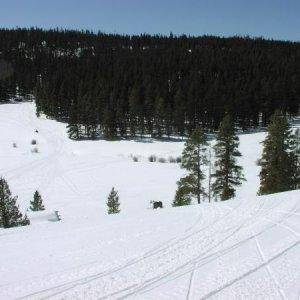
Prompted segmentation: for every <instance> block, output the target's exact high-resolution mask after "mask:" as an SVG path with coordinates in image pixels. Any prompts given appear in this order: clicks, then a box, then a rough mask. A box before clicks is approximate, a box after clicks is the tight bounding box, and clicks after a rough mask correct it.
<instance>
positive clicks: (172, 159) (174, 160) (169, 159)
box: [168, 156, 176, 164]
mask: <svg viewBox="0 0 300 300" xmlns="http://www.w3.org/2000/svg"><path fill="white" fill-rule="evenodd" d="M168 161H169V163H171V164H175V163H176V158H175V157H173V156H169V158H168Z"/></svg>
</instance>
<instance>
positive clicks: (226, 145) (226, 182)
mask: <svg viewBox="0 0 300 300" xmlns="http://www.w3.org/2000/svg"><path fill="white" fill-rule="evenodd" d="M238 146H239V138H238V136H237V135H236V134H235V130H234V125H233V122H232V120H231V118H230V116H229V115H226V116H225V117H224V119H223V120H222V121H221V123H220V125H219V130H218V135H217V142H216V145H215V146H214V150H215V157H216V162H215V169H216V171H215V173H214V174H213V175H212V176H213V177H214V178H215V181H214V183H213V184H212V190H213V194H214V196H215V197H220V199H221V200H222V201H223V200H228V199H230V198H233V197H234V196H235V187H236V186H239V185H241V184H242V181H243V180H245V179H244V176H243V174H242V167H241V166H238V165H237V164H236V158H237V157H240V156H241V153H240V152H239V151H238Z"/></svg>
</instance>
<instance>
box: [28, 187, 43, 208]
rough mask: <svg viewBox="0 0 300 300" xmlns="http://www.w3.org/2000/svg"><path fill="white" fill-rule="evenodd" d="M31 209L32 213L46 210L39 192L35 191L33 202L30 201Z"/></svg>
mask: <svg viewBox="0 0 300 300" xmlns="http://www.w3.org/2000/svg"><path fill="white" fill-rule="evenodd" d="M30 209H31V210H32V211H39V210H45V207H44V205H43V199H42V197H41V195H40V193H39V192H38V191H35V193H34V195H33V200H32V201H30Z"/></svg>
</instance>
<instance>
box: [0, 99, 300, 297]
mask: <svg viewBox="0 0 300 300" xmlns="http://www.w3.org/2000/svg"><path fill="white" fill-rule="evenodd" d="M35 129H38V131H39V132H38V133H35V132H34V131H35ZM0 132H1V135H0V175H2V176H4V177H5V178H6V179H7V180H8V182H9V184H10V187H11V189H12V191H13V193H14V194H17V195H18V196H19V200H18V202H19V203H20V207H21V208H22V210H23V211H25V210H26V209H27V208H28V206H29V201H30V200H31V197H32V194H33V192H34V191H35V190H36V189H39V191H40V192H41V194H42V196H43V198H44V203H45V206H46V208H47V210H46V211H45V212H43V213H30V214H29V216H30V218H31V221H32V225H30V226H27V227H22V228H12V229H6V230H3V229H2V230H1V229H0V253H1V255H0V299H16V298H23V299H48V298H51V299H52V298H53V299H105V298H107V299H119V298H131V299H206V298H211V299H244V298H247V299H299V295H300V245H299V240H300V191H293V192H288V193H281V194H275V195H270V196H266V197H257V196H256V192H257V189H258V183H259V180H258V177H257V174H258V172H259V169H258V167H257V166H256V164H255V162H256V160H257V158H258V157H259V156H260V153H261V145H260V142H261V141H262V140H263V139H264V133H256V134H251V135H241V136H240V140H241V145H240V150H241V152H242V154H243V157H242V158H241V161H240V163H241V164H242V165H243V166H244V170H245V174H246V178H247V182H245V184H243V186H242V187H241V188H239V190H238V191H237V198H236V199H234V200H231V201H226V202H223V203H211V204H209V203H202V204H201V205H192V206H189V207H183V208H172V207H171V206H170V204H171V202H172V200H173V197H174V192H175V189H176V181H177V180H178V179H179V177H180V176H181V175H182V174H183V170H181V169H180V168H179V166H178V165H177V164H170V163H165V164H162V163H150V162H148V161H147V157H148V156H149V155H151V154H156V155H157V156H159V157H164V158H168V156H170V155H172V156H178V155H180V153H181V151H182V149H183V143H182V142H157V141H152V142H151V141H149V142H147V143H146V142H136V141H116V142H106V141H81V142H74V141H70V140H69V139H68V138H67V137H66V130H65V125H64V124H61V123H58V122H55V121H52V120H47V119H45V118H40V119H37V118H36V116H35V113H34V105H33V104H32V103H23V104H8V105H0ZM32 139H36V140H37V143H38V144H37V147H38V149H39V153H32V152H31V150H32V148H33V147H34V146H32V145H31V144H30V142H31V140H32ZM14 142H15V143H17V146H18V147H17V148H13V147H12V144H13V143H14ZM130 155H138V156H139V158H140V161H139V162H137V163H135V162H133V161H132V158H131V157H130ZM112 186H115V187H116V188H117V190H118V191H119V194H120V200H121V213H120V214H119V215H112V216H111V215H110V216H108V215H107V214H106V204H105V202H106V197H107V194H108V193H109V191H110V189H111V187H112ZM152 199H154V200H162V201H163V202H164V205H165V208H164V209H162V210H157V211H153V210H151V209H149V201H150V200H152ZM53 210H58V211H59V212H60V214H61V216H62V221H61V222H49V221H48V220H47V219H48V217H49V215H51V213H52V212H53Z"/></svg>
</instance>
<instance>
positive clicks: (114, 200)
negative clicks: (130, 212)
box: [106, 188, 120, 214]
mask: <svg viewBox="0 0 300 300" xmlns="http://www.w3.org/2000/svg"><path fill="white" fill-rule="evenodd" d="M106 204H107V212H108V214H117V213H119V212H120V209H119V206H120V202H119V196H118V192H117V191H116V190H115V188H112V189H111V191H110V193H109V195H108V198H107V202H106Z"/></svg>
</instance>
